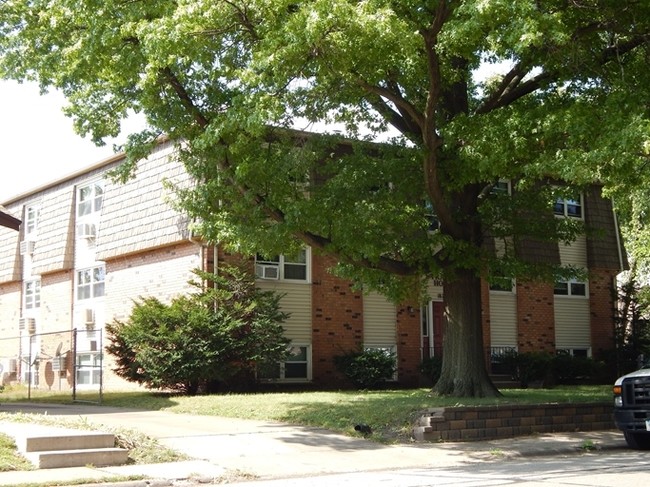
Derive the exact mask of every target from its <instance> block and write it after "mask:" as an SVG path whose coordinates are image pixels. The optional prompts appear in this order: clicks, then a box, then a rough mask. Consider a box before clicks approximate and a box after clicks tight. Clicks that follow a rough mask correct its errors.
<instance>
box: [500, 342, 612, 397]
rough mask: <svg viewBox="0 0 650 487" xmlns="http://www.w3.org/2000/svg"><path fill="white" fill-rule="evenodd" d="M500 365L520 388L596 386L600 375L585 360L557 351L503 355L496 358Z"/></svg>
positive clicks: (600, 371) (598, 367)
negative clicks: (532, 384) (549, 385)
mask: <svg viewBox="0 0 650 487" xmlns="http://www.w3.org/2000/svg"><path fill="white" fill-rule="evenodd" d="M499 361H500V363H501V364H502V365H503V366H504V367H505V368H506V369H507V370H508V373H509V374H510V375H511V377H512V378H513V379H514V380H516V381H519V383H520V385H521V387H522V388H526V387H528V386H529V385H530V383H532V382H536V381H542V382H543V383H545V384H546V385H548V384H562V385H567V384H578V383H584V382H596V381H598V380H599V378H600V377H601V376H602V375H603V367H604V365H603V364H602V363H600V362H597V361H595V360H593V359H592V358H588V357H574V356H572V355H571V354H569V353H566V352H563V351H559V352H558V353H557V354H556V355H553V354H551V353H548V352H525V353H517V352H516V351H515V350H512V351H507V352H505V353H503V354H501V355H500V356H499Z"/></svg>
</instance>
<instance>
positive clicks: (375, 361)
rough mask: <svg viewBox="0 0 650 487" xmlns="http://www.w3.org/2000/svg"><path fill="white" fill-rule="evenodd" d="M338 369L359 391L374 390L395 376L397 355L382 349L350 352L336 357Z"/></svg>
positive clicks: (335, 362)
mask: <svg viewBox="0 0 650 487" xmlns="http://www.w3.org/2000/svg"><path fill="white" fill-rule="evenodd" d="M334 364H335V365H336V368H337V369H338V370H339V371H340V372H342V373H343V374H344V375H345V376H346V377H347V378H348V379H350V380H351V381H352V383H353V384H354V385H355V387H357V388H359V389H373V388H376V387H378V386H379V385H381V384H382V383H383V382H385V381H386V380H388V379H391V378H392V377H393V375H394V374H395V368H396V366H395V354H394V353H392V352H390V351H388V350H382V349H368V350H361V351H356V352H349V353H346V354H343V355H338V356H336V357H334Z"/></svg>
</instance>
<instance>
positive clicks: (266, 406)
mask: <svg viewBox="0 0 650 487" xmlns="http://www.w3.org/2000/svg"><path fill="white" fill-rule="evenodd" d="M610 391H611V389H610V386H579V387H577V386H571V387H558V388H554V389H508V390H504V391H502V392H503V397H500V398H491V399H479V398H475V399H462V400H459V399H455V398H446V397H434V396H432V395H431V394H430V390H429V389H409V390H384V391H328V392H291V393H281V392H277V393H259V394H221V395H210V396H194V397H188V396H178V395H174V394H163V393H154V392H106V393H104V398H103V403H102V404H103V405H104V406H113V407H124V408H132V409H144V410H156V411H158V410H160V411H168V412H173V413H186V414H197V415H207V416H224V417H231V418H243V419H256V420H264V421H279V422H285V423H291V424H297V425H304V426H313V427H319V428H326V429H329V430H332V431H335V432H339V433H343V434H347V435H350V436H358V435H359V433H357V432H355V431H354V425H355V424H358V423H366V424H369V425H371V426H372V429H373V434H372V435H371V436H370V439H372V440H375V441H379V442H383V443H395V442H409V441H410V434H411V428H412V424H413V422H414V420H415V419H416V418H417V417H418V415H419V413H420V412H421V411H423V410H425V409H428V408H434V407H448V406H482V405H500V404H540V403H575V402H592V401H609V400H610V399H611V392H610ZM0 398H1V399H2V402H4V403H8V402H23V401H25V400H26V399H27V394H26V390H25V389H23V388H21V387H16V386H14V387H8V388H6V389H5V390H4V392H2V394H0ZM77 398H78V399H79V400H87V401H95V400H96V399H97V395H96V393H95V394H87V395H86V394H83V393H82V394H78V395H77ZM31 402H46V403H61V404H68V403H71V395H70V394H69V393H67V394H62V393H51V392H47V391H40V390H32V391H31ZM0 420H5V421H7V420H11V421H27V422H39V423H44V424H50V425H55V426H57V425H58V426H65V427H69V428H80V429H89V428H92V427H93V426H92V424H89V423H88V422H87V421H86V420H85V419H84V418H77V419H71V418H61V417H53V416H49V417H48V416H43V415H34V414H22V413H21V414H8V413H0ZM103 429H106V428H103ZM111 432H112V433H114V434H115V435H116V437H117V440H118V444H119V445H120V446H122V447H123V448H127V449H128V450H129V458H130V459H131V461H132V462H133V463H142V464H146V463H161V462H168V461H176V460H180V459H182V458H183V457H182V456H180V455H178V454H176V453H175V452H173V451H171V450H169V449H167V448H164V447H162V446H161V445H160V444H159V443H157V442H156V441H155V440H153V439H151V438H149V437H147V436H145V435H143V434H141V433H139V432H138V431H135V430H128V429H114V430H112V431H111ZM589 447H590V445H585V446H584V449H588V448H589ZM32 468H33V467H32V466H31V464H30V463H29V462H27V461H26V460H25V459H23V458H22V457H21V456H20V455H17V454H16V449H15V445H14V444H13V440H12V439H11V438H8V437H5V436H4V435H2V434H0V471H7V470H29V469H32ZM51 485H52V484H51ZM41 487H42V486H41Z"/></svg>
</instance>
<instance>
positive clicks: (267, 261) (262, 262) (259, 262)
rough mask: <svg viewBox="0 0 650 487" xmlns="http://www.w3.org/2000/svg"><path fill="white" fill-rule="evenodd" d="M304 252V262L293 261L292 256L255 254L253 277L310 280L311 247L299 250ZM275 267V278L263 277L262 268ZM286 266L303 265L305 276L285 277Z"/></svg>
mask: <svg viewBox="0 0 650 487" xmlns="http://www.w3.org/2000/svg"><path fill="white" fill-rule="evenodd" d="M303 252H304V255H305V259H304V260H305V262H295V261H292V260H290V259H291V258H292V257H293V256H290V255H284V254H280V255H277V256H274V257H271V258H269V257H264V256H261V255H259V254H258V255H256V256H255V277H256V278H257V279H264V280H279V281H287V282H306V283H308V282H311V249H310V248H309V247H306V248H304V249H302V250H301V251H300V253H301V254H302V253H303ZM267 266H268V267H276V268H277V270H278V274H277V275H278V277H277V278H269V277H264V274H263V271H262V269H263V268H264V267H267ZM287 266H304V268H305V278H304V279H292V278H289V277H287V274H288V272H287Z"/></svg>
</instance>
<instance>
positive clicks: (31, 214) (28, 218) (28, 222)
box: [25, 206, 41, 235]
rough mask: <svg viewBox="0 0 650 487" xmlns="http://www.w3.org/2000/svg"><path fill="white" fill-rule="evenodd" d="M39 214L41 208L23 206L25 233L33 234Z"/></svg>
mask: <svg viewBox="0 0 650 487" xmlns="http://www.w3.org/2000/svg"><path fill="white" fill-rule="evenodd" d="M40 216H41V209H40V208H39V207H38V206H28V207H27V208H25V235H34V234H35V233H36V230H37V228H38V221H39V219H40Z"/></svg>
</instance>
